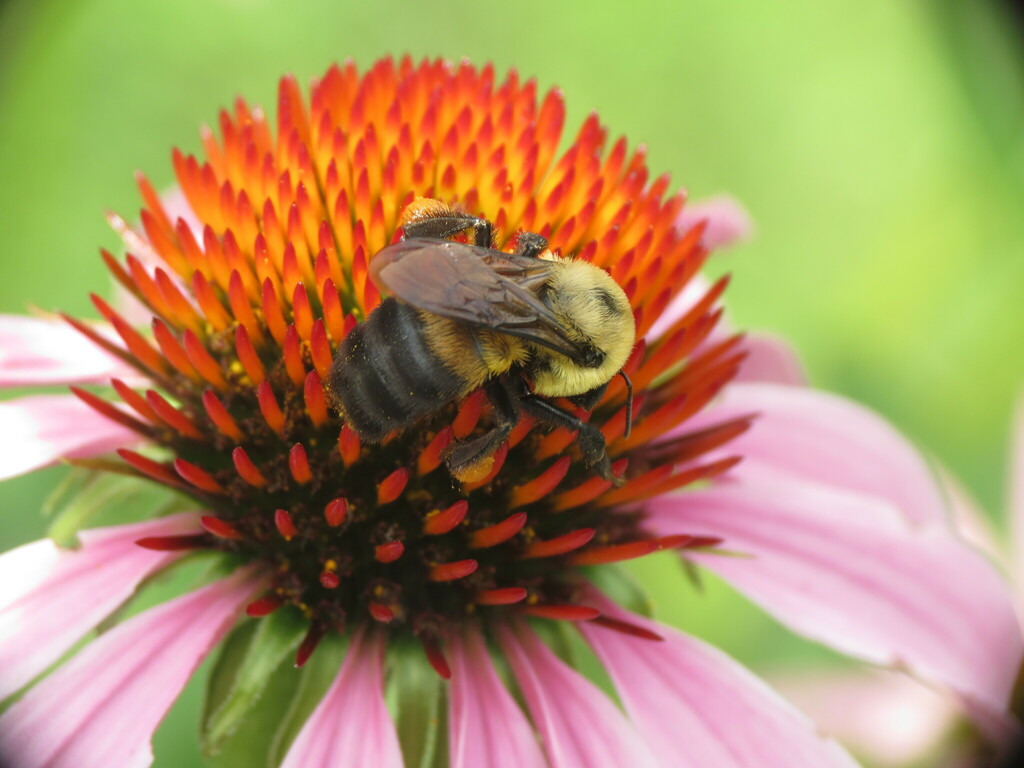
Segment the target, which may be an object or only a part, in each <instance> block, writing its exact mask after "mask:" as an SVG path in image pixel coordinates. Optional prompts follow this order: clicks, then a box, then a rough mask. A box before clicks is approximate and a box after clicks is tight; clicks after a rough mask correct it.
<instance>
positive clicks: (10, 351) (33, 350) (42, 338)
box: [0, 315, 131, 387]
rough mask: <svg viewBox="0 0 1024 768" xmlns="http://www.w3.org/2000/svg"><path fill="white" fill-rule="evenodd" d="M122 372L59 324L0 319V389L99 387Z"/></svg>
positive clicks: (121, 366) (110, 359)
mask: <svg viewBox="0 0 1024 768" xmlns="http://www.w3.org/2000/svg"><path fill="white" fill-rule="evenodd" d="M126 371H131V369H130V368H128V366H127V365H125V364H124V363H122V362H121V361H120V360H118V359H117V358H115V357H113V356H112V355H109V354H107V353H106V352H104V351H103V350H102V349H100V348H99V347H97V346H96V345H95V344H93V343H92V342H91V341H89V339H87V338H85V336H83V335H82V334H80V333H79V332H78V331H76V330H75V329H74V328H72V327H71V326H70V325H68V324H67V323H65V322H64V321H62V320H42V319H40V318H35V317H22V316H20V315H0V387H30V386H45V385H48V384H78V383H100V382H105V381H107V380H108V379H109V378H110V377H111V376H120V375H122V374H124V373H125V372H126Z"/></svg>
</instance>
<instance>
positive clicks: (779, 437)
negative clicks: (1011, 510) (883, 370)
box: [681, 383, 946, 523]
mask: <svg viewBox="0 0 1024 768" xmlns="http://www.w3.org/2000/svg"><path fill="white" fill-rule="evenodd" d="M754 413H756V414H759V417H758V418H757V419H756V421H755V422H754V425H753V427H752V428H751V429H749V430H748V431H747V432H746V433H745V434H743V435H742V436H740V437H739V438H737V439H736V440H732V441H730V442H729V444H728V445H727V446H726V447H725V448H726V451H727V452H728V453H729V454H739V455H741V456H743V457H744V459H743V463H742V464H741V465H740V468H739V470H738V473H740V474H742V473H743V472H745V471H749V469H750V468H751V467H754V466H756V467H767V468H771V469H772V470H773V471H775V472H778V471H779V470H783V471H785V472H788V473H790V474H792V475H794V476H797V477H800V478H805V479H807V480H812V481H814V482H818V483H823V484H825V485H830V486H835V487H836V488H843V489H848V490H851V491H856V492H859V493H864V494H866V495H869V496H876V497H879V498H882V499H885V500H886V501H888V502H890V503H891V504H892V505H893V506H894V507H895V508H896V509H898V510H899V511H900V512H902V513H903V515H904V516H905V517H906V519H908V520H910V521H911V522H913V523H923V522H929V521H941V520H945V518H946V502H945V499H944V498H943V496H942V492H941V491H940V489H939V485H938V483H937V482H936V478H935V474H934V472H932V470H931V468H930V467H929V465H928V464H927V463H926V462H925V460H924V459H923V458H922V457H921V455H920V454H919V453H918V452H917V450H915V448H914V447H913V446H912V445H911V444H910V442H909V441H907V439H906V438H905V437H903V436H902V435H901V434H900V433H899V432H897V431H896V430H895V429H894V428H893V427H892V426H891V425H890V424H889V423H888V422H887V421H885V419H883V418H882V417H881V416H879V415H878V414H876V413H874V412H873V411H870V410H868V409H867V408H864V407H863V406H860V405H857V404H856V403H854V402H852V401H851V400H847V399H845V398H842V397H839V396H838V395H832V394H829V393H827V392H821V391H817V390H811V389H801V388H797V387H789V386H780V385H778V384H753V383H752V384H742V383H740V384H734V385H730V386H729V387H728V388H727V389H726V392H725V394H724V395H723V397H722V398H721V400H719V401H718V402H717V403H716V404H715V405H714V406H713V407H711V408H708V409H707V410H706V411H704V412H703V413H702V414H700V415H699V416H698V417H696V418H694V419H691V420H690V421H689V422H687V423H686V425H685V426H684V428H683V429H684V430H685V431H691V430H694V429H700V428H702V427H706V426H709V425H711V424H717V423H720V422H723V421H728V420H730V419H733V418H736V417H739V416H744V415H749V414H754ZM681 431H682V430H681Z"/></svg>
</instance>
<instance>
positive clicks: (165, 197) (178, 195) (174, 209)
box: [160, 184, 203, 242]
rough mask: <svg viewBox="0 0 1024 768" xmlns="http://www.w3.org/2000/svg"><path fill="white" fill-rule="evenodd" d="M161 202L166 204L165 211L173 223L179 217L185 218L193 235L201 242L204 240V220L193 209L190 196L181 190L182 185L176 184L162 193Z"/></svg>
mask: <svg viewBox="0 0 1024 768" xmlns="http://www.w3.org/2000/svg"><path fill="white" fill-rule="evenodd" d="M160 202H161V203H162V204H163V206H164V213H166V214H167V218H168V219H170V220H171V223H172V224H174V223H176V222H177V221H178V219H179V218H180V219H183V220H184V221H185V223H186V224H187V225H188V228H189V229H190V230H192V236H193V237H194V238H195V239H196V240H198V241H199V242H202V240H203V222H202V221H200V220H199V217H198V216H196V214H195V213H194V212H193V211H192V206H191V205H189V202H188V198H186V197H185V193H184V192H182V191H181V187H179V186H178V185H177V184H175V185H174V186H173V187H171V188H169V189H167V190H165V191H164V193H163V194H161V195H160Z"/></svg>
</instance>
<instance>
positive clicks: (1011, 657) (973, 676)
mask: <svg viewBox="0 0 1024 768" xmlns="http://www.w3.org/2000/svg"><path fill="white" fill-rule="evenodd" d="M648 512H649V513H650V514H651V518H650V520H649V523H650V524H651V525H652V526H653V528H654V530H655V531H657V533H659V534H661V535H667V534H676V533H684V532H685V533H692V534H701V535H711V536H720V537H723V538H724V539H725V544H724V545H723V546H724V547H725V548H726V549H727V550H729V551H731V552H739V553H744V554H746V555H748V556H747V557H730V556H723V555H714V554H695V555H693V557H694V559H695V560H696V561H698V562H700V563H701V564H703V565H705V566H706V567H708V568H710V569H711V570H714V571H715V572H717V573H719V574H720V575H722V576H723V577H724V578H725V579H727V580H728V581H730V582H732V584H733V585H734V586H736V587H737V588H738V589H740V591H742V592H744V593H746V594H747V595H748V596H749V597H750V598H752V599H753V600H755V601H756V602H758V603H759V604H760V605H761V606H762V607H763V608H765V609H766V610H767V611H769V612H770V613H772V614H773V615H775V616H776V617H777V618H778V619H780V620H781V621H783V622H784V623H786V624H787V625H789V626H790V627H791V628H792V629H794V630H796V631H797V632H801V633H803V634H805V635H807V636H808V637H811V638H814V639H817V640H820V641H822V642H824V643H827V644H829V645H831V646H833V647H835V648H837V649H839V650H841V651H844V652H846V653H849V654H852V655H855V656H860V657H862V658H864V659H867V660H869V661H872V662H876V663H880V664H898V665H900V666H901V667H902V668H905V669H909V670H910V671H911V672H912V673H913V674H915V675H917V676H919V677H921V678H922V679H924V680H926V681H931V682H934V683H938V684H940V685H944V686H948V687H950V688H951V689H953V690H954V691H955V692H957V693H959V694H961V695H963V696H965V697H967V698H970V699H973V700H976V701H978V702H980V703H981V704H983V705H985V706H989V707H993V708H997V709H999V708H1004V707H1005V705H1006V702H1007V699H1008V697H1009V693H1010V688H1011V686H1012V684H1013V676H1014V675H1013V672H1012V670H1016V668H1017V666H1018V665H1019V664H1020V661H1021V655H1022V649H1024V645H1022V640H1021V633H1020V629H1019V627H1018V625H1017V620H1016V617H1015V615H1014V611H1013V604H1012V600H1011V595H1010V590H1009V587H1008V585H1007V584H1006V583H1005V582H1004V581H1003V579H1002V578H1001V577H1000V576H999V574H998V573H997V572H996V570H995V569H994V568H993V567H992V565H991V564H990V563H989V562H988V561H987V560H986V559H985V558H984V557H982V556H981V555H980V554H978V553H977V552H975V551H974V550H973V549H971V548H970V547H968V546H967V545H966V544H964V543H963V542H962V541H961V540H960V539H958V538H956V537H955V536H954V535H953V534H952V533H951V532H950V531H949V529H948V528H946V527H945V526H944V525H941V524H933V525H930V526H927V527H918V528H911V527H910V526H909V525H906V524H905V523H903V522H902V521H901V519H900V517H899V516H898V515H897V514H895V513H894V512H893V511H892V509H891V507H889V505H888V504H887V503H886V502H885V501H883V500H881V499H878V498H871V497H868V496H863V495H859V494H855V493H851V492H848V491H842V490H838V489H836V488H828V487H825V486H821V485H816V484H814V483H810V482H807V481H802V480H799V479H794V478H793V477H791V476H788V475H786V474H785V473H780V474H779V475H777V476H776V477H771V476H769V475H767V473H750V474H748V475H744V476H743V479H742V480H740V481H737V482H735V483H732V484H729V483H725V484H721V485H718V486H714V487H711V488H709V489H707V490H704V491H698V492H694V493H689V494H685V495H682V496H675V497H663V498H660V499H656V500H654V501H653V502H651V503H650V504H649V505H648Z"/></svg>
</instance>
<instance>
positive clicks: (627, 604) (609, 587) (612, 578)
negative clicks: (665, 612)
mask: <svg viewBox="0 0 1024 768" xmlns="http://www.w3.org/2000/svg"><path fill="white" fill-rule="evenodd" d="M586 577H587V580H588V581H590V583H591V584H593V585H594V586H595V587H597V588H598V589H599V590H601V591H602V592H604V593H605V595H607V596H608V597H609V599H611V600H612V601H613V602H615V603H617V604H618V605H621V606H622V607H623V608H625V609H627V610H629V611H632V612H633V613H638V614H640V615H641V616H646V617H647V618H651V617H652V616H653V615H654V604H653V603H652V602H651V598H650V595H649V594H648V593H647V590H646V589H645V588H644V587H643V586H642V585H641V583H640V582H639V581H638V580H637V578H636V577H635V576H634V575H633V574H632V573H630V572H629V571H627V570H626V569H625V568H623V567H622V566H620V565H616V564H609V565H601V566H598V567H594V568H588V569H586Z"/></svg>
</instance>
